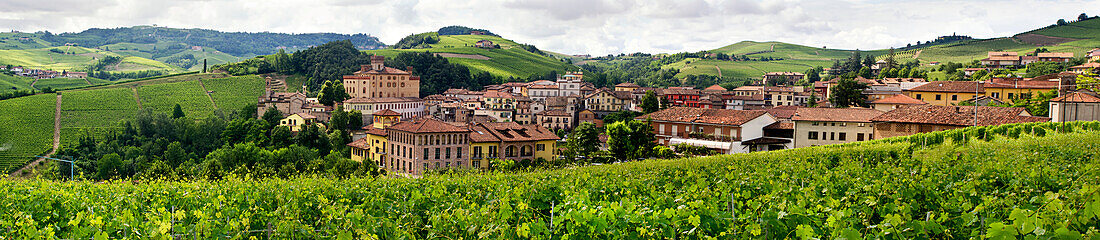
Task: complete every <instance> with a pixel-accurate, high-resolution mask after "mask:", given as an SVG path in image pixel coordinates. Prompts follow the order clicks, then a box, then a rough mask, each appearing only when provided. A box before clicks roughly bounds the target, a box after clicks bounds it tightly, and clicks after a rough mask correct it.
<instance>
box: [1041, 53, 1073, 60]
mask: <svg viewBox="0 0 1100 240" xmlns="http://www.w3.org/2000/svg"><path fill="white" fill-rule="evenodd" d="M1037 55H1038V57H1039V61H1040V62H1069V61H1073V53H1071V52H1045V53H1039V54H1037Z"/></svg>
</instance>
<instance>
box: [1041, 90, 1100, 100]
mask: <svg viewBox="0 0 1100 240" xmlns="http://www.w3.org/2000/svg"><path fill="white" fill-rule="evenodd" d="M1050 101H1051V102H1077V103H1100V97H1097V96H1096V94H1095V93H1090V92H1086V91H1076V92H1071V93H1067V94H1066V95H1062V96H1061V97H1056V98H1054V99H1051V100H1050Z"/></svg>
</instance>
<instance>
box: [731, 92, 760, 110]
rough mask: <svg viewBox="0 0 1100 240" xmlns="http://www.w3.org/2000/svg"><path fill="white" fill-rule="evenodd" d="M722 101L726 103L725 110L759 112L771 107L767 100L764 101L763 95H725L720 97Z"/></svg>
mask: <svg viewBox="0 0 1100 240" xmlns="http://www.w3.org/2000/svg"><path fill="white" fill-rule="evenodd" d="M722 99H724V100H725V102H726V107H725V109H732V110H759V109H765V108H768V107H769V106H772V105H771V104H769V103H768V100H765V99H764V94H756V95H748V96H741V95H734V94H727V95H722Z"/></svg>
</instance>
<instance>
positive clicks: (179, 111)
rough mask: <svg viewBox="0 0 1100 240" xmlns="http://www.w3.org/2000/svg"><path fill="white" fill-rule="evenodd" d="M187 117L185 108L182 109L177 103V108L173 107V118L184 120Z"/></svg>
mask: <svg viewBox="0 0 1100 240" xmlns="http://www.w3.org/2000/svg"><path fill="white" fill-rule="evenodd" d="M185 116H187V115H186V114H184V113H183V108H180V104H179V103H177V104H176V106H175V107H172V118H182V117H185Z"/></svg>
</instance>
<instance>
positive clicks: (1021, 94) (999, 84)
mask: <svg viewBox="0 0 1100 240" xmlns="http://www.w3.org/2000/svg"><path fill="white" fill-rule="evenodd" d="M1056 80H1057V79H1056ZM1056 80H1055V81H1048V80H1025V79H1020V78H993V79H990V80H989V81H987V82H984V86H983V89H982V90H983V92H984V93H985V96H989V97H992V98H996V99H998V100H1000V101H1002V102H1007V103H1012V102H1015V101H1016V100H1020V99H1024V100H1027V99H1030V98H1031V96H1032V95H1034V94H1038V93H1040V92H1053V91H1057V90H1058V84H1060V83H1059V82H1058V81H1056Z"/></svg>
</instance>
